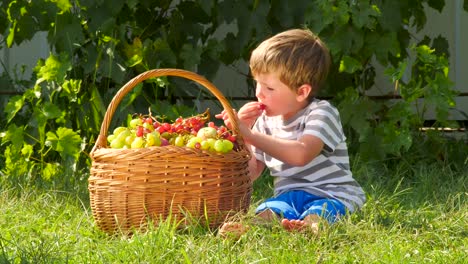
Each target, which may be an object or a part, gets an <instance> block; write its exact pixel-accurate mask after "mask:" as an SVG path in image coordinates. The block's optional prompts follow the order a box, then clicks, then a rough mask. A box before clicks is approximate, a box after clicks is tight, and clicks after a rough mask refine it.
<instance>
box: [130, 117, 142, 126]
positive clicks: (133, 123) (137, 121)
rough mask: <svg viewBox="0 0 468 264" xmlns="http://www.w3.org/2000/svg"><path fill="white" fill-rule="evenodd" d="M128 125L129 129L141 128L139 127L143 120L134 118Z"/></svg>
mask: <svg viewBox="0 0 468 264" xmlns="http://www.w3.org/2000/svg"><path fill="white" fill-rule="evenodd" d="M129 125H130V127H131V128H135V127H137V126H141V125H143V120H141V118H134V119H132V120H130V124H129Z"/></svg>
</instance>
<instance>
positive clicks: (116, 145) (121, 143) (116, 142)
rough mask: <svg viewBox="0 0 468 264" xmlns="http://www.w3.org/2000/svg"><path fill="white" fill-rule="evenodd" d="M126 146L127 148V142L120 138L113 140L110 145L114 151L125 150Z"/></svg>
mask: <svg viewBox="0 0 468 264" xmlns="http://www.w3.org/2000/svg"><path fill="white" fill-rule="evenodd" d="M124 146H125V141H123V140H121V139H119V138H114V140H112V142H111V144H110V147H111V148H113V149H120V148H123V147H124Z"/></svg>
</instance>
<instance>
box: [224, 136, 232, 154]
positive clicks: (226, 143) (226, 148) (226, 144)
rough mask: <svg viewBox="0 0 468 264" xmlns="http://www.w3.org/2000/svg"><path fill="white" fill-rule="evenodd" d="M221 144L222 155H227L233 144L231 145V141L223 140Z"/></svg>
mask: <svg viewBox="0 0 468 264" xmlns="http://www.w3.org/2000/svg"><path fill="white" fill-rule="evenodd" d="M223 144H224V153H228V152H229V151H231V150H232V149H233V148H234V143H232V141H230V140H227V139H225V140H224V141H223Z"/></svg>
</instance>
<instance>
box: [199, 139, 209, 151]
mask: <svg viewBox="0 0 468 264" xmlns="http://www.w3.org/2000/svg"><path fill="white" fill-rule="evenodd" d="M200 144H201V149H202V150H210V148H211V144H210V142H208V140H203V141H202V142H201V143H200Z"/></svg>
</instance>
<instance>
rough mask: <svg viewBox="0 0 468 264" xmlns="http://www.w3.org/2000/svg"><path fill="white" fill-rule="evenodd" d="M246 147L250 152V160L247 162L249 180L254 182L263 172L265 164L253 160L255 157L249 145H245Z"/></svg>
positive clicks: (255, 159)
mask: <svg viewBox="0 0 468 264" xmlns="http://www.w3.org/2000/svg"><path fill="white" fill-rule="evenodd" d="M246 147H247V148H248V149H249V150H250V155H251V158H250V160H249V172H250V179H251V180H252V182H254V181H255V180H256V179H258V177H260V175H261V174H262V172H263V170H264V169H265V163H263V162H261V161H259V160H257V158H255V155H254V153H253V151H252V148H251V147H250V145H248V144H246Z"/></svg>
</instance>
